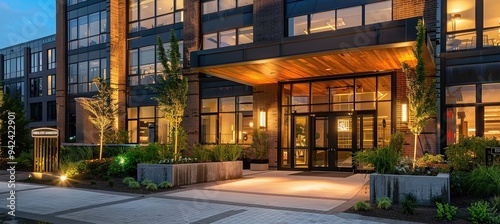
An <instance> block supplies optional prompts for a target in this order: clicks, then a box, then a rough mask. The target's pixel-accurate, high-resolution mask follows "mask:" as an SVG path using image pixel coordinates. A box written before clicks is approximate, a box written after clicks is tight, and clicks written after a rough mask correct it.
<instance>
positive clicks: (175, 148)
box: [174, 122, 179, 160]
mask: <svg viewBox="0 0 500 224" xmlns="http://www.w3.org/2000/svg"><path fill="white" fill-rule="evenodd" d="M176 123H177V122H176ZM178 136H179V124H175V136H174V137H175V140H174V160H177V139H178V138H177V137H178Z"/></svg>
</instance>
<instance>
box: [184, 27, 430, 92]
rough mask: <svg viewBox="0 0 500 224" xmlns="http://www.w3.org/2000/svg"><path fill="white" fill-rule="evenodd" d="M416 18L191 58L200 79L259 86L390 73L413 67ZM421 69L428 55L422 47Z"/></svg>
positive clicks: (426, 50)
mask: <svg viewBox="0 0 500 224" xmlns="http://www.w3.org/2000/svg"><path fill="white" fill-rule="evenodd" d="M417 22H418V18H411V19H406V20H398V21H390V22H386V23H380V24H374V25H367V26H362V27H354V28H350V29H345V30H337V31H334V32H325V33H317V34H311V35H303V36H297V37H289V38H285V39H283V40H279V41H270V42H265V41H263V42H258V43H253V44H247V45H240V46H234V47H227V48H219V49H211V50H203V51H197V52H192V53H191V67H192V68H194V69H195V70H198V71H200V72H203V73H205V74H209V75H213V76H217V77H220V78H224V79H227V80H231V81H235V82H239V83H243V84H247V85H252V86H253V85H261V84H270V83H277V82H281V81H288V80H297V79H310V78H316V77H323V76H332V75H345V74H353V73H354V74H356V73H371V72H381V71H390V70H395V69H400V68H401V63H403V62H407V63H408V64H409V65H410V66H415V65H416V58H415V56H414V54H413V50H414V49H415V45H416V41H415V40H416V36H417V30H416V26H417ZM424 48H426V49H425V50H424V59H425V60H426V62H427V63H426V65H427V66H428V67H431V68H433V67H434V66H435V65H434V63H433V60H432V57H431V55H432V54H433V53H432V49H431V48H430V47H427V46H426V45H424Z"/></svg>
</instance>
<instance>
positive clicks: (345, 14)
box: [337, 6, 362, 29]
mask: <svg viewBox="0 0 500 224" xmlns="http://www.w3.org/2000/svg"><path fill="white" fill-rule="evenodd" d="M361 23H362V21H361V6H356V7H350V8H345V9H339V10H337V29H343V28H349V27H356V26H361Z"/></svg>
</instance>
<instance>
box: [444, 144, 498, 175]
mask: <svg viewBox="0 0 500 224" xmlns="http://www.w3.org/2000/svg"><path fill="white" fill-rule="evenodd" d="M499 144H500V142H499V141H498V140H497V139H496V138H486V137H464V138H460V140H459V141H458V143H457V144H454V145H450V146H448V147H446V148H445V154H446V156H447V157H448V163H450V164H451V166H452V167H453V168H454V169H455V170H457V171H469V170H471V169H473V168H474V167H476V166H479V165H485V162H486V159H485V154H484V149H485V148H489V147H493V146H497V145H499Z"/></svg>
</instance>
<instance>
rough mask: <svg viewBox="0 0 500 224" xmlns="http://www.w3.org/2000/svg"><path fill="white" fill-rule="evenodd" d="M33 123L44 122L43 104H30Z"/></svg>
mask: <svg viewBox="0 0 500 224" xmlns="http://www.w3.org/2000/svg"><path fill="white" fill-rule="evenodd" d="M30 119H31V121H42V103H32V104H30Z"/></svg>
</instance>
